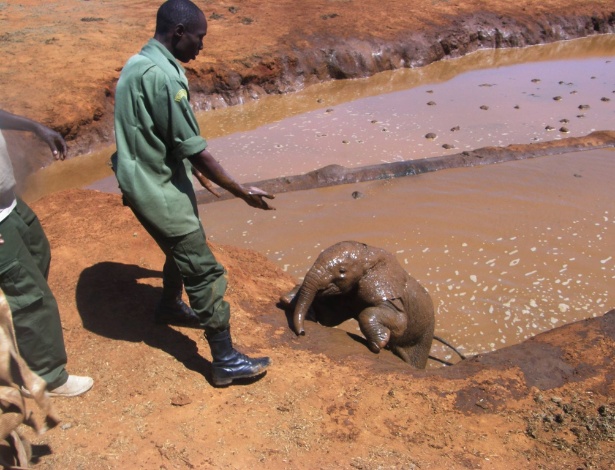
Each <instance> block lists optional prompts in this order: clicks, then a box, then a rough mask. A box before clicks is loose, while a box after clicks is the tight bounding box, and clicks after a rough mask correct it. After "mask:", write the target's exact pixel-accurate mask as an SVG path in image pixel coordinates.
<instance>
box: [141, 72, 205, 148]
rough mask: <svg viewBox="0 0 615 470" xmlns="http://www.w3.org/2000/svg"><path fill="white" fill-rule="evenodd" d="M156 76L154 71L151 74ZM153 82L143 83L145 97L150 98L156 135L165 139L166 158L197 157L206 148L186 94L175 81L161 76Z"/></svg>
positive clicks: (178, 82)
mask: <svg viewBox="0 0 615 470" xmlns="http://www.w3.org/2000/svg"><path fill="white" fill-rule="evenodd" d="M152 72H153V73H156V72H157V71H156V70H152ZM156 75H157V76H156V77H155V78H154V79H153V80H152V79H151V78H150V77H148V79H147V80H144V88H145V87H147V88H149V89H148V90H146V95H149V96H150V97H152V99H151V100H148V101H149V103H150V110H151V116H152V118H153V121H154V126H155V128H156V133H157V134H158V135H160V136H164V139H163V140H164V142H165V143H166V146H167V155H168V156H169V157H171V158H173V159H177V160H183V159H185V158H188V157H191V156H192V155H196V154H197V153H200V152H201V151H203V150H204V149H205V148H207V142H206V140H205V139H204V138H203V137H202V136H201V135H200V129H199V125H198V122H197V120H196V116H195V115H194V112H193V111H192V108H191V107H190V103H189V101H188V91H187V90H186V89H185V88H184V87H183V84H182V83H181V82H180V81H179V80H178V81H175V80H172V79H169V77H168V76H166V75H165V74H163V73H159V72H158V73H156Z"/></svg>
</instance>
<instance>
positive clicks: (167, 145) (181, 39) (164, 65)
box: [112, 0, 273, 385]
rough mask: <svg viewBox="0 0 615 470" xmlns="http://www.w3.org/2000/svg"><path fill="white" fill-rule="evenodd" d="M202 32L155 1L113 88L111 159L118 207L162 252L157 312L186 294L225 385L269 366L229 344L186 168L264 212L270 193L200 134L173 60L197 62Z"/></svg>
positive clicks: (187, 6) (193, 20) (222, 280)
mask: <svg viewBox="0 0 615 470" xmlns="http://www.w3.org/2000/svg"><path fill="white" fill-rule="evenodd" d="M206 34H207V21H206V19H205V15H204V14H203V12H202V11H201V10H200V9H199V8H198V7H197V6H196V5H195V4H194V3H192V2H191V1H189V0H169V1H167V2H165V3H163V4H162V5H161V7H160V8H159V10H158V13H157V16H156V31H155V34H154V38H153V39H150V40H149V42H148V43H147V44H146V45H145V46H144V47H143V49H142V50H141V52H139V54H137V55H135V56H133V57H132V58H130V59H129V60H128V62H127V63H126V65H125V67H124V68H123V70H122V73H121V75H120V79H119V81H118V84H117V89H116V94H115V137H116V143H117V152H116V154H115V155H114V156H113V157H112V162H113V168H114V170H115V173H116V176H117V180H118V183H119V186H120V189H121V191H122V194H123V197H124V201H125V203H126V204H127V205H128V206H129V207H130V208H131V209H132V211H133V212H134V214H135V216H136V217H137V219H138V220H139V221H140V222H141V224H142V225H143V227H144V228H145V229H146V230H147V231H148V232H149V234H150V235H151V236H152V237H153V238H154V240H155V241H156V242H157V244H158V245H159V246H160V248H161V249H162V251H163V252H164V253H165V255H166V262H165V264H164V268H163V299H162V301H161V304H160V306H159V307H158V314H160V313H161V312H164V310H165V309H166V310H167V312H166V313H167V314H168V315H167V316H168V317H172V316H173V315H174V314H176V313H177V314H178V315H181V314H182V310H183V311H185V310H186V309H188V307H187V306H184V305H183V303H182V302H181V292H182V287H183V288H185V289H186V293H187V294H188V299H189V301H190V307H191V309H192V311H194V313H195V315H196V316H197V317H198V319H199V321H200V324H201V325H202V326H203V327H204V329H205V336H206V338H207V341H208V343H209V346H210V349H211V354H212V358H213V361H212V375H213V382H214V384H215V385H228V384H230V383H231V382H232V381H233V380H234V379H237V378H246V377H255V376H258V375H261V374H262V373H263V372H264V371H265V369H266V368H267V366H269V364H270V360H269V358H267V357H264V358H257V359H251V358H249V357H247V356H245V355H243V354H241V353H239V352H238V351H236V350H235V349H234V348H233V345H232V341H231V336H230V330H229V321H230V309H229V304H228V303H227V302H226V301H225V300H224V294H225V291H226V285H227V281H226V272H225V270H224V268H223V267H222V266H221V265H220V264H219V263H218V262H217V261H216V259H215V258H214V256H213V254H212V253H211V251H210V249H209V247H208V246H207V242H206V239H205V233H204V230H203V227H202V225H201V222H200V220H199V217H198V211H197V204H196V197H195V193H194V188H193V186H192V180H191V176H190V172H191V171H192V172H193V173H194V174H195V175H196V176H197V178H198V179H199V181H201V183H202V184H203V185H204V186H205V187H206V188H208V189H210V190H211V186H210V184H209V180H211V181H213V182H214V183H216V184H217V185H219V186H220V187H222V188H224V189H226V190H228V191H229V192H231V193H232V194H233V195H235V196H237V197H239V198H241V199H243V200H244V201H245V202H246V203H247V204H249V205H250V206H252V207H256V208H259V209H265V210H267V209H272V207H270V206H269V205H268V204H267V202H266V201H265V200H264V199H263V198H269V199H272V198H273V196H272V195H270V194H267V193H266V192H264V191H261V190H259V189H258V188H253V187H251V188H246V187H243V186H242V185H240V184H239V183H237V182H236V181H235V180H234V179H233V178H232V177H231V176H230V175H229V174H228V173H226V171H225V170H224V169H223V168H222V166H221V165H220V164H219V163H218V162H217V161H216V160H215V159H214V158H213V156H212V155H211V154H210V153H209V152H208V151H207V149H206V147H207V142H206V141H205V139H203V138H202V137H201V135H200V130H199V126H198V124H197V121H196V118H195V116H194V113H193V112H192V108H191V107H190V102H189V99H190V93H189V90H188V81H187V79H186V76H185V74H184V69H183V67H182V66H181V65H180V64H179V62H183V63H187V62H189V61H191V60H193V59H195V58H196V56H197V55H198V54H199V51H200V50H201V49H202V48H203V38H204V37H205V35H206ZM178 61H179V62H178ZM178 294H179V298H178ZM178 306H179V307H178ZM183 307H185V308H183ZM178 310H179V311H178Z"/></svg>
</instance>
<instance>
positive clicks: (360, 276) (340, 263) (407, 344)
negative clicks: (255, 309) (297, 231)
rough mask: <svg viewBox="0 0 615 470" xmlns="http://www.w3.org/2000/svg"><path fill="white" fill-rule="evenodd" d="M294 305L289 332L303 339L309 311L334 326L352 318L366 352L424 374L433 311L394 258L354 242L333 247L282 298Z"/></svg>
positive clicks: (326, 323) (327, 324) (379, 249)
mask: <svg viewBox="0 0 615 470" xmlns="http://www.w3.org/2000/svg"><path fill="white" fill-rule="evenodd" d="M280 300H281V301H282V303H284V304H286V305H288V306H291V305H293V304H294V315H293V329H294V331H295V333H296V334H298V335H303V334H305V330H304V329H303V322H304V320H305V318H306V315H307V314H308V310H310V307H311V310H310V311H311V313H313V315H314V317H315V318H314V319H315V320H316V321H318V322H319V323H321V324H323V325H326V326H336V325H339V324H341V323H342V322H344V321H346V320H348V319H350V318H355V319H356V320H358V322H359V327H360V328H361V332H362V333H363V335H364V336H365V338H366V339H367V344H368V347H369V349H370V350H371V351H373V352H375V353H377V352H379V351H380V350H381V349H382V348H384V347H385V346H387V345H388V347H389V348H390V349H391V350H392V351H393V352H394V353H395V354H396V355H398V356H399V357H400V358H402V359H403V360H404V361H405V362H407V363H408V364H410V365H412V366H414V367H417V368H419V369H424V368H425V365H426V364H427V358H428V356H429V351H430V350H431V343H432V340H433V337H434V324H435V318H434V307H433V302H432V301H431V297H430V296H429V294H428V293H427V291H426V290H425V289H424V288H423V287H422V286H421V285H420V284H419V283H418V282H417V281H416V280H415V279H414V278H412V277H411V276H410V275H409V274H408V273H407V272H406V271H405V270H404V268H402V267H401V265H400V264H399V263H398V261H397V259H396V258H395V256H393V255H392V254H391V253H389V252H387V251H385V250H383V249H381V248H375V247H371V246H368V245H365V244H364V243H359V242H355V241H344V242H340V243H337V244H335V245H333V246H331V247H329V248H327V249H326V250H324V251H323V252H322V253H321V254H320V256H318V258H317V259H316V262H315V263H314V265H313V266H312V267H311V268H310V270H309V271H308V273H307V274H306V276H305V279H304V281H303V283H302V284H301V285H300V286H297V287H295V289H293V290H292V291H291V292H289V293H288V294H286V295H285V296H283V297H282V298H281V299H280Z"/></svg>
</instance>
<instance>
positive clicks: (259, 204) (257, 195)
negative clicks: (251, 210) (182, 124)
mask: <svg viewBox="0 0 615 470" xmlns="http://www.w3.org/2000/svg"><path fill="white" fill-rule="evenodd" d="M189 160H190V163H192V166H194V168H196V169H197V171H199V172H200V173H202V174H203V175H205V177H206V178H208V179H209V180H211V181H213V182H214V183H216V184H217V185H218V186H220V187H221V188H224V189H226V190H227V191H228V192H229V193H231V194H232V195H233V196H236V197H239V198H241V199H243V200H244V201H245V202H246V203H247V204H248V205H250V206H252V207H256V208H257V209H264V210H273V209H275V208H274V207H271V206H270V205H269V204H267V201H265V199H264V198H267V199H273V198H274V197H275V196H273V195H272V194H269V193H267V192H265V191H263V190H262V189H259V188H255V187H253V186H251V187H247V188H246V187H244V186H242V185H241V184H239V183H238V182H237V181H235V180H234V179H233V177H232V176H231V175H229V174H228V173H227V172H226V170H225V169H224V168H223V167H222V165H220V163H218V161H217V160H216V159H215V158H214V157H213V155H212V154H211V153H209V152H208V151H207V150H203V151H202V152H201V153H197V154H196V155H193V156H192V157H189Z"/></svg>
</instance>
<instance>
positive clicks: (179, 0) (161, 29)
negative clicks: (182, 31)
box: [156, 0, 203, 34]
mask: <svg viewBox="0 0 615 470" xmlns="http://www.w3.org/2000/svg"><path fill="white" fill-rule="evenodd" d="M201 15H203V12H202V11H201V9H200V8H199V7H197V6H196V5H195V4H194V3H193V2H191V1H190V0H167V1H166V2H164V3H163V4H162V5H160V8H158V13H157V14H156V33H157V34H158V33H160V34H165V33H168V32H169V31H171V30H173V29H174V28H175V26H177V25H178V24H183V25H184V26H185V27H186V29H190V28H192V27H193V26H195V25H196V24H197V23H198V21H199V19H200V18H201Z"/></svg>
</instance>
